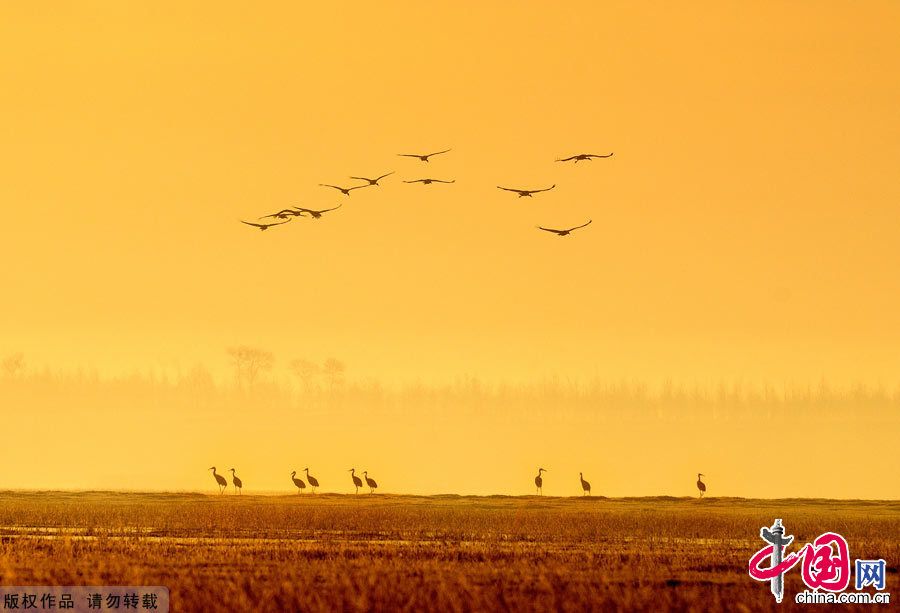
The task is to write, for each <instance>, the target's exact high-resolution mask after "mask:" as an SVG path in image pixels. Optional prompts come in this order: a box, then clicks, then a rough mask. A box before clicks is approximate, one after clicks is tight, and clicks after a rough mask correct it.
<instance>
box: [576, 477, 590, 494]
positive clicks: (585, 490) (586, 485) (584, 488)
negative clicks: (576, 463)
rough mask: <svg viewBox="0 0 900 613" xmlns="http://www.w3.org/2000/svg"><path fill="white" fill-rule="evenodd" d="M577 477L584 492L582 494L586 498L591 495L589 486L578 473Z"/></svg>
mask: <svg viewBox="0 0 900 613" xmlns="http://www.w3.org/2000/svg"><path fill="white" fill-rule="evenodd" d="M578 477H579V478H580V479H581V489H582V490H584V494H585V495H586V496H590V495H591V484H590V483H588V482H587V481H585V480H584V475H582V474H581V473H578Z"/></svg>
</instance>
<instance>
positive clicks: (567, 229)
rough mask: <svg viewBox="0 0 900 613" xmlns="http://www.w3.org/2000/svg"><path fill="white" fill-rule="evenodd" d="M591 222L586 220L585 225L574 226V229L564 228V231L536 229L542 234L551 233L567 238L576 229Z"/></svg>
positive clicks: (539, 227)
mask: <svg viewBox="0 0 900 613" xmlns="http://www.w3.org/2000/svg"><path fill="white" fill-rule="evenodd" d="M592 221H594V220H593V219H588V221H587V223H583V224H581V225H580V226H575V227H574V228H566V229H564V230H557V229H555V228H545V227H544V226H538V227H537V228H538V230H543V231H544V232H553V233H554V234H556V235H557V236H568V235H569V234H571V233H572V232H573V231H575V230H577V229H578V228H583V227H585V226H589V225H591V222H592Z"/></svg>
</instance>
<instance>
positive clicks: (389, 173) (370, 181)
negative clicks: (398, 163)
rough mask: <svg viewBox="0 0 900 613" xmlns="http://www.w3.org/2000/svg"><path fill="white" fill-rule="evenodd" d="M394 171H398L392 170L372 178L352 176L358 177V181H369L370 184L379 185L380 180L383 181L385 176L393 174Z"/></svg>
mask: <svg viewBox="0 0 900 613" xmlns="http://www.w3.org/2000/svg"><path fill="white" fill-rule="evenodd" d="M394 172H396V171H393V170H392V171H391V172H388V173H385V174H383V175H381V176H380V177H378V178H376V179H370V178H368V177H350V178H351V179H356V180H357V181H368V182H369V185H378V182H379V181H381V180H382V179H383V178H385V177H389V176H391V175H392V174H394ZM369 185H363V186H362V187H368V186H369Z"/></svg>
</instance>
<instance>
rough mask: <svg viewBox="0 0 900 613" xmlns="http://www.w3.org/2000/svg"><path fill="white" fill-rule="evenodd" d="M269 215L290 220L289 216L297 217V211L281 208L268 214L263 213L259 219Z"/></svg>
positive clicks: (266, 217)
mask: <svg viewBox="0 0 900 613" xmlns="http://www.w3.org/2000/svg"><path fill="white" fill-rule="evenodd" d="M294 208H297V207H294ZM269 217H274V218H275V219H288V220H290V218H291V217H298V215H297V211H295V210H293V209H281V210H280V211H278V212H277V213H272V214H270V215H263V216H262V217H260V218H259V219H268V218H269Z"/></svg>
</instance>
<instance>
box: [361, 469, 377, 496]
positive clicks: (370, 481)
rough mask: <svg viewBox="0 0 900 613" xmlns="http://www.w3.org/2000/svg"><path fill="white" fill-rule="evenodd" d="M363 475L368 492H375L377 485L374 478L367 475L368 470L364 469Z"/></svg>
mask: <svg viewBox="0 0 900 613" xmlns="http://www.w3.org/2000/svg"><path fill="white" fill-rule="evenodd" d="M363 477H365V478H366V485H368V486H369V493H370V494H374V493H375V488H377V487H378V484H377V483H376V482H375V479H373V478H372V477H370V476H369V472H368V471H365V470H364V471H363Z"/></svg>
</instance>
